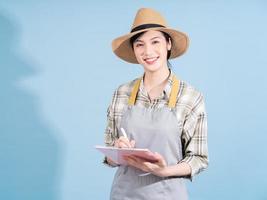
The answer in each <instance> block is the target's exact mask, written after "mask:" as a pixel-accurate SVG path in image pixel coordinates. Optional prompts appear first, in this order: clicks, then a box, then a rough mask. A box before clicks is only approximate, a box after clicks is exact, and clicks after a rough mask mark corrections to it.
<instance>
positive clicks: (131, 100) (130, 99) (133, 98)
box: [128, 78, 142, 106]
mask: <svg viewBox="0 0 267 200" xmlns="http://www.w3.org/2000/svg"><path fill="white" fill-rule="evenodd" d="M141 80H142V79H141V78H139V79H137V80H136V81H135V83H134V87H133V90H132V93H131V96H130V98H129V101H128V104H129V105H130V106H133V105H134V103H135V99H136V96H137V92H138V90H139V86H140V83H141Z"/></svg>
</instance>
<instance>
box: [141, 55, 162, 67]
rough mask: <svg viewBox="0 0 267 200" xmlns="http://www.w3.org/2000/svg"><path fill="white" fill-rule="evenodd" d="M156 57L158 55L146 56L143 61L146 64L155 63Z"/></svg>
mask: <svg viewBox="0 0 267 200" xmlns="http://www.w3.org/2000/svg"><path fill="white" fill-rule="evenodd" d="M158 58H159V56H158V57H155V58H146V59H144V61H145V62H146V63H147V64H149V65H151V64H153V63H155V62H156V61H157V60H158Z"/></svg>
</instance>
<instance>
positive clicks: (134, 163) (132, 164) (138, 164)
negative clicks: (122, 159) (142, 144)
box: [127, 157, 148, 172]
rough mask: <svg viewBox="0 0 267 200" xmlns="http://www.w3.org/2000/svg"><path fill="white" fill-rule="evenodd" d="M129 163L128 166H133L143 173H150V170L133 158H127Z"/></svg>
mask: <svg viewBox="0 0 267 200" xmlns="http://www.w3.org/2000/svg"><path fill="white" fill-rule="evenodd" d="M127 163H128V165H131V166H133V167H135V168H138V169H141V170H142V171H145V172H148V169H147V168H146V167H145V166H144V165H142V164H141V163H138V162H137V161H136V160H134V159H133V158H130V157H128V158H127Z"/></svg>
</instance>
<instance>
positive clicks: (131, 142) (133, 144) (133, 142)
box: [130, 140, 135, 148]
mask: <svg viewBox="0 0 267 200" xmlns="http://www.w3.org/2000/svg"><path fill="white" fill-rule="evenodd" d="M130 144H131V147H132V148H133V147H135V141H134V140H131V141H130Z"/></svg>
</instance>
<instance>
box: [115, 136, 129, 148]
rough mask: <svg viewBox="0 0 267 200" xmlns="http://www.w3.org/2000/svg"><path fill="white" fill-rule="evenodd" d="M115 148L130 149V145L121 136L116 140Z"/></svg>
mask: <svg viewBox="0 0 267 200" xmlns="http://www.w3.org/2000/svg"><path fill="white" fill-rule="evenodd" d="M117 147H119V148H131V144H130V142H129V140H128V139H127V138H125V137H123V136H121V137H120V138H119V139H118V140H117Z"/></svg>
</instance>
